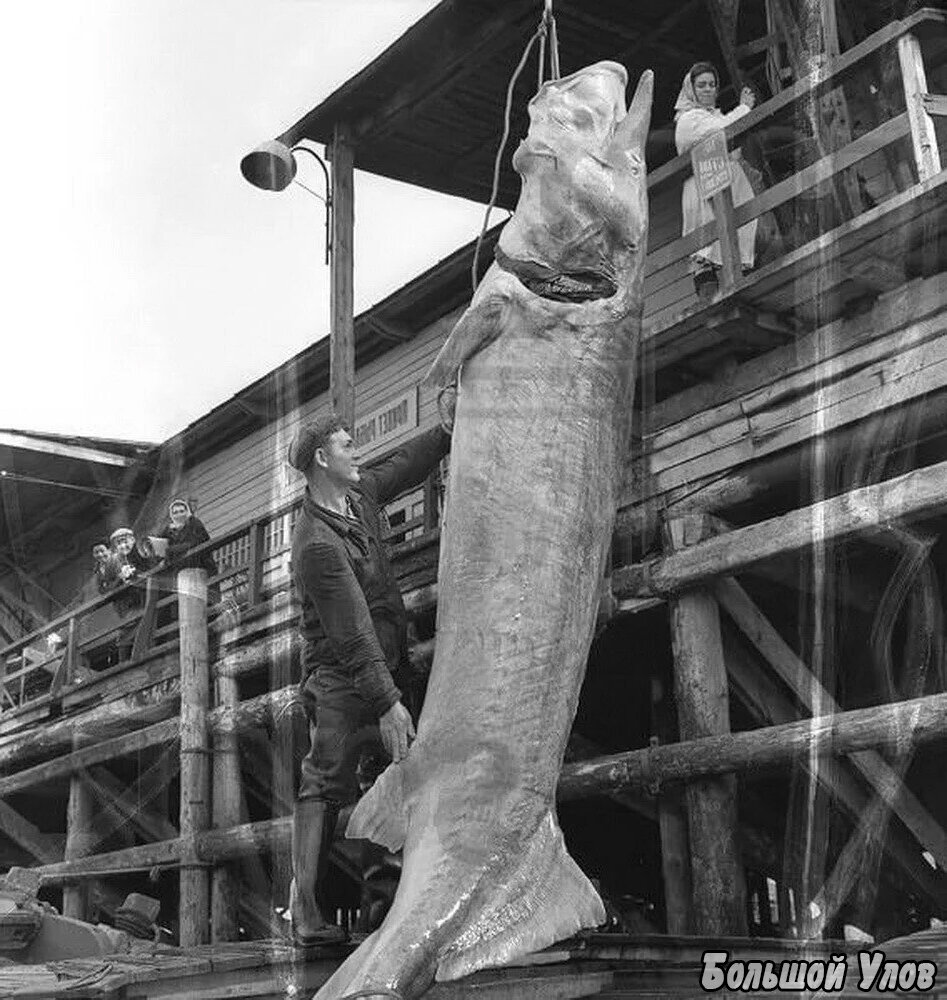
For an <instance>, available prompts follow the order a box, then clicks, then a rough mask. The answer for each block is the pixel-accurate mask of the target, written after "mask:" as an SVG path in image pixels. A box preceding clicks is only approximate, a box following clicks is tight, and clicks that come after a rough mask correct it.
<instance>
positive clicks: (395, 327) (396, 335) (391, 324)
mask: <svg viewBox="0 0 947 1000" xmlns="http://www.w3.org/2000/svg"><path fill="white" fill-rule="evenodd" d="M368 325H369V326H370V327H371V328H372V329H373V330H375V331H376V332H377V333H380V334H381V335H382V336H383V337H386V338H387V339H388V340H393V341H394V342H395V343H396V344H406V343H407V342H408V341H409V340H413V339H414V336H415V333H414V331H413V330H412V329H411V328H410V327H408V326H405V325H404V324H403V323H398V322H396V321H394V320H390V319H382V318H381V317H380V316H374V315H372V314H369V316H368Z"/></svg>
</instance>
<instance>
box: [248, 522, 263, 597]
mask: <svg viewBox="0 0 947 1000" xmlns="http://www.w3.org/2000/svg"><path fill="white" fill-rule="evenodd" d="M262 589H263V522H262V521H254V522H253V524H251V525H250V548H249V551H248V552H247V603H248V604H249V606H250V607H251V608H255V607H256V606H257V602H258V601H259V600H260V591H261V590H262Z"/></svg>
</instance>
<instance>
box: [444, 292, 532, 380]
mask: <svg viewBox="0 0 947 1000" xmlns="http://www.w3.org/2000/svg"><path fill="white" fill-rule="evenodd" d="M512 308H513V303H512V300H511V299H510V297H509V296H507V295H491V296H490V297H489V298H487V299H484V301H483V302H478V303H477V304H476V305H472V306H471V307H470V308H469V309H467V311H466V312H465V313H464V314H463V316H461V317H460V319H459V320H458V321H457V325H456V326H455V327H454V329H453V330H451V332H450V334H448V337H447V340H445V341H444V346H443V347H442V348H441V350H440V353H439V354H438V355H437V357H436V358H435V359H434V363H433V364H432V365H431V369H430V371H429V372H428V373H427V375H426V376H425V377H424V384H425V385H429V386H436V387H443V386H445V385H450V383H451V382H452V381H453V380H454V377H455V376H456V374H457V372H458V370H459V369H460V366H461V365H462V364H463V363H464V362H465V361H466V360H467V359H468V358H472V357H473V356H474V355H475V354H477V353H478V352H479V351H482V350H483V349H484V348H485V347H486V346H487V345H488V344H492V343H493V341H494V340H496V339H497V337H499V336H500V334H501V333H502V332H503V329H504V327H505V326H506V325H507V324H508V322H509V319H510V313H511V310H512Z"/></svg>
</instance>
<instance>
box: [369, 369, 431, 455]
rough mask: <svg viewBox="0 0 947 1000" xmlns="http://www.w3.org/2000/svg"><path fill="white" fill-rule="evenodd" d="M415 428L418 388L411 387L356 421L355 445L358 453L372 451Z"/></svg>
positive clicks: (416, 423) (416, 422)
mask: <svg viewBox="0 0 947 1000" xmlns="http://www.w3.org/2000/svg"><path fill="white" fill-rule="evenodd" d="M417 426H418V387H417V386H416V385H413V386H411V388H410V389H407V390H406V391H405V392H403V393H402V394H401V395H400V396H395V397H394V399H389V400H388V402H386V403H383V404H382V405H381V406H379V407H377V408H376V409H374V410H372V411H371V413H366V414H365V416H364V417H359V418H358V419H356V421H355V444H356V446H357V447H358V449H359V450H360V451H374V450H375V449H376V448H378V447H379V445H382V444H384V443H385V442H386V441H388V440H390V439H391V438H393V437H396V436H397V435H399V434H401V433H402V432H403V431H406V430H410V428H412V427H417Z"/></svg>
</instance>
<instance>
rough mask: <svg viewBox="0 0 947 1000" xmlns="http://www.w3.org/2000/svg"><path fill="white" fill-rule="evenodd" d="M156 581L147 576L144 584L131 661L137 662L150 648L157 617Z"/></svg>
mask: <svg viewBox="0 0 947 1000" xmlns="http://www.w3.org/2000/svg"><path fill="white" fill-rule="evenodd" d="M160 596H161V595H160V593H159V592H158V580H157V578H156V577H154V576H149V577H148V579H147V581H146V582H145V607H144V610H143V611H142V613H141V621H139V622H138V628H137V629H136V630H135V641H134V643H133V644H132V655H131V658H132V661H133V662H137V661H138V660H140V659H141V658H142V657H143V656H144V655H145V653H147V652H148V648H149V647H150V646H151V639H152V636H153V635H154V631H155V621H156V619H157V617H158V599H159V597H160Z"/></svg>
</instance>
